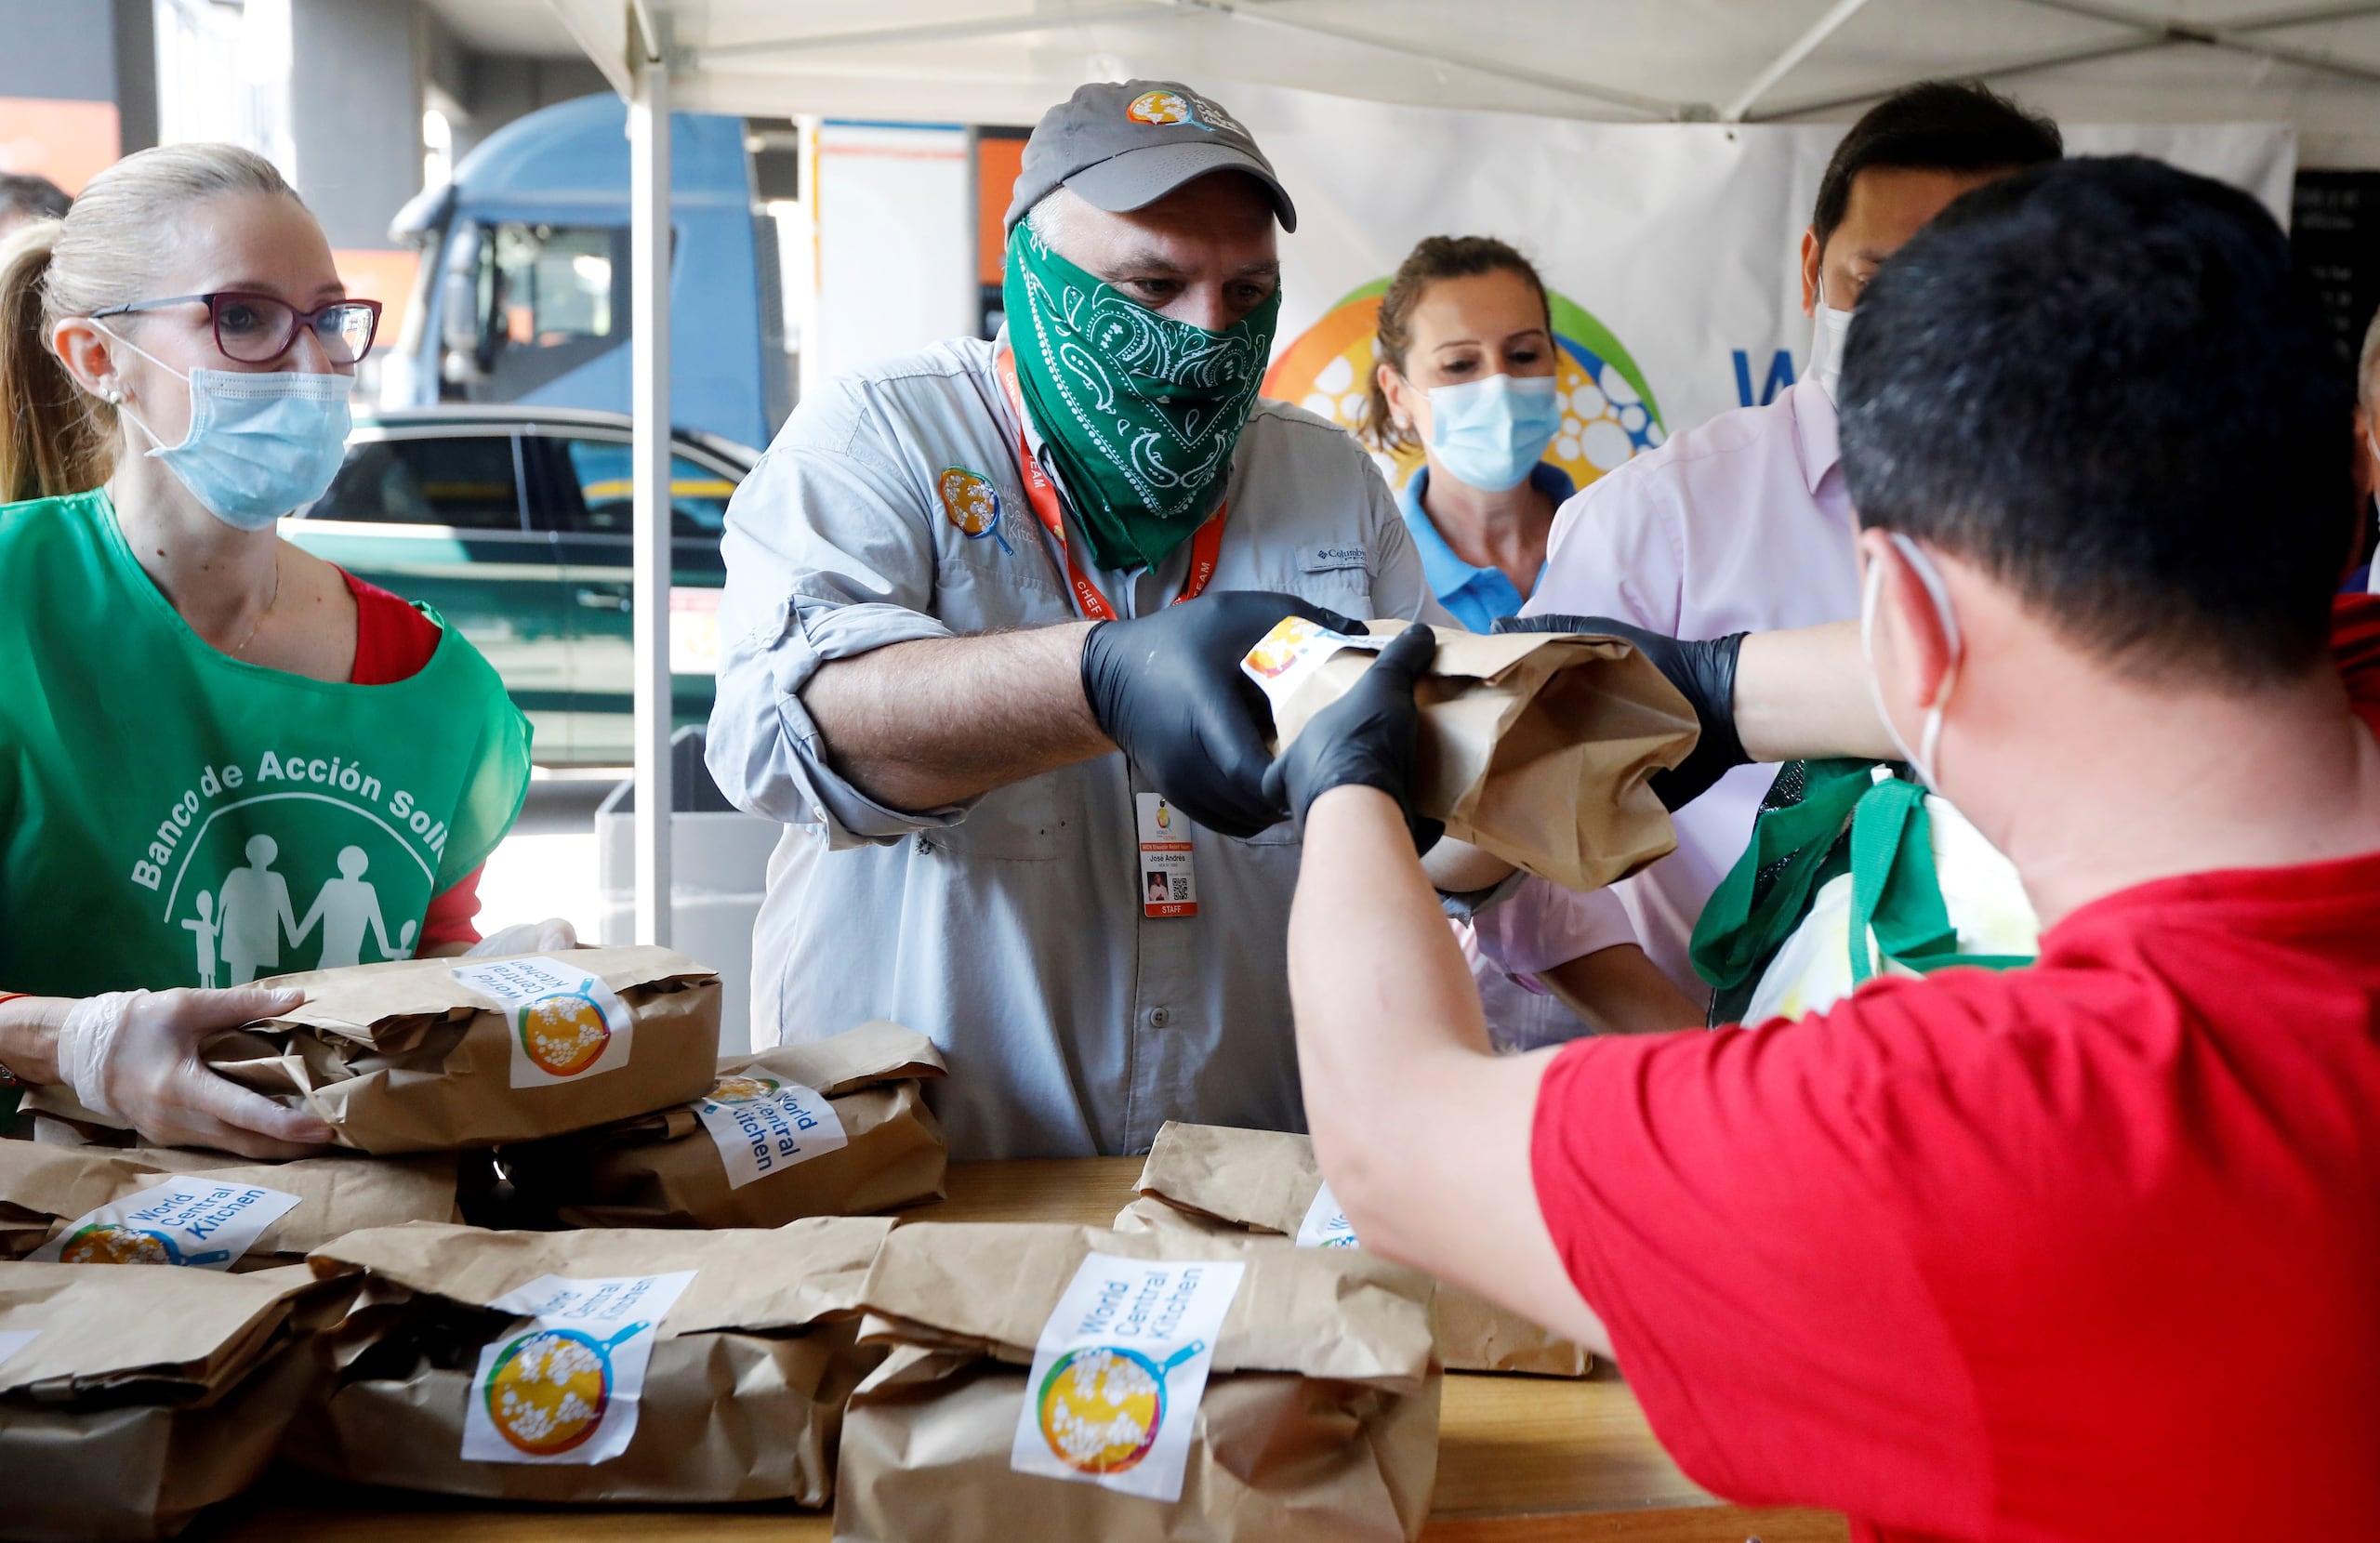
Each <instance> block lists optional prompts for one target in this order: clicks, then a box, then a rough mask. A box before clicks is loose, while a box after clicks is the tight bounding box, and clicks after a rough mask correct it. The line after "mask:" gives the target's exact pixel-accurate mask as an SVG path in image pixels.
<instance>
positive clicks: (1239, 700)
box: [1082, 589, 1364, 837]
mask: <svg viewBox="0 0 2380 1543" xmlns="http://www.w3.org/2000/svg"><path fill="white" fill-rule="evenodd" d="M1284 616H1303V617H1304V618H1305V619H1306V620H1308V621H1310V622H1318V623H1320V624H1321V625H1322V626H1327V627H1329V629H1330V630H1331V631H1333V632H1350V633H1360V632H1362V631H1363V629H1364V624H1363V623H1361V622H1358V621H1352V620H1350V619H1349V618H1347V617H1345V616H1342V615H1341V614H1339V613H1337V612H1335V611H1325V610H1324V609H1322V607H1320V606H1318V605H1315V604H1312V603H1310V602H1308V601H1306V600H1300V599H1298V597H1296V596H1295V595H1279V594H1274V593H1272V592H1271V591H1269V590H1263V589H1235V590H1226V591H1223V592H1222V593H1218V594H1211V595H1201V596H1200V597H1198V598H1197V600H1186V601H1184V602H1183V603H1182V604H1180V605H1170V606H1168V607H1166V608H1165V609H1164V610H1162V611H1159V612H1157V613H1155V614H1154V615H1148V616H1140V617H1136V618H1134V619H1133V620H1131V621H1129V622H1102V623H1100V624H1099V625H1098V626H1094V627H1092V628H1091V636H1090V637H1088V638H1086V639H1084V640H1083V645H1082V693H1083V695H1084V696H1085V697H1087V698H1089V699H1090V702H1091V716H1092V717H1093V718H1095V719H1098V720H1099V727H1100V729H1101V730H1102V732H1104V733H1105V734H1106V735H1107V737H1108V738H1109V739H1112V740H1114V741H1115V742H1116V743H1117V745H1119V746H1120V747H1122V749H1123V752H1124V754H1126V755H1127V756H1130V757H1131V758H1132V760H1133V761H1134V762H1135V763H1136V764H1137V765H1139V766H1140V767H1141V769H1142V770H1143V771H1144V772H1147V773H1148V774H1149V780H1150V781H1151V782H1153V783H1155V784H1156V785H1157V791H1158V792H1159V793H1162V794H1164V795H1165V797H1166V798H1167V799H1168V800H1169V801H1170V802H1171V803H1172V804H1173V805H1174V807H1175V808H1177V809H1179V810H1181V811H1182V812H1183V813H1184V814H1187V815H1188V816H1190V818H1191V819H1192V820H1193V821H1195V822H1197V824H1202V825H1204V826H1206V827H1207V828H1208V829H1209V830H1212V831H1220V832H1221V833H1223V835H1225V836H1237V837H1250V836H1253V835H1255V834H1256V833H1257V832H1258V831H1260V830H1263V829H1266V828H1268V827H1270V826H1273V825H1276V824H1280V823H1281V822H1282V821H1283V820H1285V819H1287V818H1288V817H1289V811H1288V810H1287V809H1286V808H1284V807H1283V806H1282V805H1281V804H1280V803H1279V802H1278V801H1277V800H1276V799H1273V798H1268V797H1266V795H1265V792H1264V768H1265V767H1266V765H1267V764H1269V763H1270V761H1271V760H1272V753H1271V751H1270V750H1269V749H1268V748H1267V746H1266V743H1265V742H1266V741H1267V739H1269V738H1270V737H1271V734H1272V730H1273V709H1272V707H1271V706H1270V705H1269V704H1267V703H1266V702H1265V700H1264V693H1263V692H1261V691H1259V690H1258V689H1257V687H1256V682H1255V681H1253V680H1250V679H1249V678H1248V675H1247V672H1246V671H1244V670H1242V669H1241V668H1240V667H1239V662H1240V661H1241V660H1242V659H1244V658H1246V657H1247V656H1248V651H1249V650H1250V649H1251V648H1254V647H1255V646H1256V645H1257V644H1258V643H1260V642H1262V641H1263V639H1264V634H1266V633H1268V632H1270V631H1272V630H1273V628H1274V627H1276V626H1279V625H1280V622H1281V618H1282V617H1284Z"/></svg>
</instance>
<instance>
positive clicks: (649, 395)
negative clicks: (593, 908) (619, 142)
mask: <svg viewBox="0 0 2380 1543" xmlns="http://www.w3.org/2000/svg"><path fill="white" fill-rule="evenodd" d="M635 17H636V21H637V23H638V24H637V26H636V28H635V31H636V33H637V36H636V37H635V38H633V39H632V40H631V47H630V50H629V62H630V63H631V64H632V65H633V66H634V69H635V73H636V90H635V94H634V95H633V96H632V97H630V98H629V99H628V269H629V276H630V279H629V282H630V290H631V298H630V302H629V303H630V320H629V337H628V371H629V384H628V411H629V415H630V419H631V430H630V432H631V436H632V438H631V442H630V449H629V455H630V459H631V461H632V462H633V467H634V470H633V481H632V493H633V497H634V500H635V502H634V508H633V520H632V524H633V528H634V531H635V543H634V546H635V554H634V563H635V566H634V569H633V571H632V578H631V584H630V587H629V595H630V605H631V607H632V612H631V614H632V616H633V625H634V631H633V634H632V638H633V647H634V653H635V657H636V833H635V834H636V941H637V942H639V943H660V944H665V945H666V944H667V943H668V942H669V827H670V820H669V814H670V809H671V806H672V804H673V802H674V799H673V798H672V797H671V792H672V790H671V788H670V786H669V728H670V718H671V711H670V708H671V702H670V695H671V693H670V681H669V565H670V564H669V558H670V552H669V537H670V530H669V515H670V509H669V66H668V61H667V60H666V59H664V58H663V57H662V46H661V40H660V39H659V38H657V37H655V35H653V33H652V31H651V16H650V12H649V10H648V9H647V7H646V6H645V5H644V4H643V3H642V0H639V3H638V4H637V6H636V7H635Z"/></svg>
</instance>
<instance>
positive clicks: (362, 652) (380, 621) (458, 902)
mask: <svg viewBox="0 0 2380 1543" xmlns="http://www.w3.org/2000/svg"><path fill="white" fill-rule="evenodd" d="M339 576H340V577H341V578H344V579H345V580H347V592H348V593H349V594H350V595H353V596H354V597H355V667H354V668H353V669H351V670H350V671H349V672H348V680H349V681H350V683H351V684H353V685H358V686H391V685H394V684H396V683H397V682H398V681H400V680H405V679H411V678H413V677H414V676H415V675H417V674H419V673H420V671H421V669H422V666H425V665H427V664H429V663H430V655H431V654H433V653H437V652H438V638H439V629H438V624H437V623H436V622H433V621H431V620H430V618H429V617H428V616H426V615H424V614H423V613H421V612H420V611H419V610H418V609H417V608H416V607H415V606H413V605H411V604H409V603H408V602H406V601H404V600H400V599H398V598H397V597H396V596H394V595H392V594H390V593H389V592H388V591H387V590H386V589H383V588H381V587H379V586H377V585H375V584H366V583H364V581H363V580H362V579H360V578H357V577H356V576H355V575H354V574H350V573H348V572H347V571H346V570H345V569H341V570H340V571H339ZM486 871H487V870H486V869H485V868H484V867H480V868H474V869H472V870H471V871H470V873H469V874H468V875H466V876H465V877H462V878H461V879H458V880H457V881H456V883H455V884H454V885H453V886H451V887H450V888H449V889H448V890H446V892H445V893H443V894H442V895H438V896H435V897H434V898H432V899H431V901H430V909H429V911H428V912H427V913H426V914H425V915H424V916H423V917H422V918H421V936H420V939H419V940H418V941H417V943H415V944H414V951H415V952H416V953H417V954H426V953H428V952H429V951H430V949H432V948H436V947H440V946H442V945H444V944H451V943H477V942H479V941H480V930H479V928H478V927H476V926H475V925H473V923H472V918H473V917H477V916H478V915H479V914H480V892H479V891H480V875H481V874H483V873H485V872H486Z"/></svg>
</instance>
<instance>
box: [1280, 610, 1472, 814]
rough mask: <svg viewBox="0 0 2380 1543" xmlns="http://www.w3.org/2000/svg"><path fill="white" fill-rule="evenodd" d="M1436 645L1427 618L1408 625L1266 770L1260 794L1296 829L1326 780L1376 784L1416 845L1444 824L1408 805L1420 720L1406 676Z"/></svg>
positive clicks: (1411, 676)
mask: <svg viewBox="0 0 2380 1543" xmlns="http://www.w3.org/2000/svg"><path fill="white" fill-rule="evenodd" d="M1437 652H1438V640H1437V636H1436V634H1435V633H1434V632H1432V631H1431V630H1430V629H1429V628H1428V627H1426V626H1408V627H1407V628H1406V629H1405V630H1404V631H1402V632H1400V633H1398V634H1397V635H1396V636H1395V638H1393V639H1391V640H1389V643H1388V646H1387V647H1385V648H1383V649H1382V650H1381V651H1380V653H1379V654H1378V656H1377V657H1375V658H1374V659H1373V660H1372V663H1371V666H1370V667H1369V668H1368V669H1366V670H1365V671H1364V673H1363V676H1362V678H1361V679H1358V680H1357V681H1356V682H1355V685H1354V686H1353V687H1352V688H1351V689H1349V691H1348V692H1347V693H1346V694H1345V695H1343V696H1342V697H1340V698H1339V700H1338V701H1336V702H1333V703H1332V704H1330V706H1328V707H1325V708H1323V709H1322V711H1320V712H1318V713H1316V714H1315V716H1314V719H1313V720H1312V721H1311V722H1309V723H1308V724H1307V725H1306V726H1305V729H1304V732H1302V733H1300V734H1299V735H1298V737H1297V738H1296V739H1294V740H1292V741H1291V742H1290V743H1289V748H1287V749H1285V750H1283V751H1282V752H1281V754H1280V758H1278V759H1276V761H1274V762H1273V764H1272V765H1271V766H1270V767H1269V768H1267V769H1266V770H1265V772H1264V794H1265V797H1266V798H1269V799H1271V800H1272V801H1274V802H1276V803H1277V804H1280V805H1281V806H1282V807H1283V808H1285V809H1287V810H1289V812H1290V813H1291V814H1292V815H1293V816H1295V817H1296V819H1297V822H1298V824H1299V826H1300V828H1301V829H1302V828H1303V826H1304V824H1305V811H1306V810H1307V808H1308V807H1309V806H1311V805H1312V804H1313V802H1314V800H1315V799H1316V798H1320V797H1322V796H1323V795H1324V794H1325V793H1328V792H1329V791H1330V790H1331V789H1332V788H1334V787H1348V786H1358V787H1376V788H1378V789H1380V790H1381V791H1382V793H1385V794H1387V795H1388V796H1389V797H1390V798H1394V799H1395V800H1396V807H1397V808H1398V809H1400V810H1402V811H1404V813H1405V824H1406V828H1407V829H1408V830H1410V831H1411V832H1412V833H1413V850H1414V851H1416V852H1417V853H1419V852H1426V851H1429V850H1430V849H1431V848H1432V847H1434V846H1435V845H1436V844H1437V840H1438V837H1441V836H1443V835H1445V834H1446V826H1445V825H1444V824H1441V823H1439V822H1438V821H1436V820H1424V819H1421V818H1420V817H1418V816H1417V815H1416V814H1415V813H1414V812H1413V785H1414V776H1415V770H1414V763H1415V757H1414V745H1415V742H1416V739H1417V737H1418V736H1419V734H1420V732H1421V711H1420V709H1419V708H1418V707H1416V706H1414V702H1413V682H1414V681H1416V680H1418V679H1421V676H1422V675H1423V674H1424V673H1425V672H1426V671H1427V670H1428V669H1429V667H1430V660H1431V659H1432V658H1433V657H1434V656H1435V654H1436V653H1437Z"/></svg>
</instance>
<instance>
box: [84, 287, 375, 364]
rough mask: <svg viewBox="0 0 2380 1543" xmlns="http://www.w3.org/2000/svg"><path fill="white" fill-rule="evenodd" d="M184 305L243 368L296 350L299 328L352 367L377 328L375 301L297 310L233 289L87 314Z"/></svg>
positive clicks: (332, 359)
mask: <svg viewBox="0 0 2380 1543" xmlns="http://www.w3.org/2000/svg"><path fill="white" fill-rule="evenodd" d="M188 305H204V306H205V307H206V310H207V314H208V316H209V318H210V319H211V320H212V321H213V323H214V324H215V346H216V347H217V348H218V349H222V350H223V356H224V357H225V358H226V359H234V360H237V361H239V362H240V363H243V364H271V363H275V362H276V361H278V360H279V359H280V358H281V357H282V355H284V354H285V353H287V352H288V351H289V350H290V349H293V348H295V347H297V344H298V329H299V328H301V327H305V328H310V329H311V330H312V332H313V334H314V338H315V340H316V341H317V342H319V343H321V344H322V346H323V353H324V357H326V358H327V359H329V360H330V362H331V363H334V364H352V363H355V362H356V361H357V360H359V359H361V358H363V357H364V354H366V353H367V352H369V351H371V348H372V338H373V336H374V335H375V334H377V332H378V331H379V330H380V302H379V301H377V300H333V301H332V302H331V303H330V304H328V305H326V306H322V307H319V308H317V309H316V310H298V308H297V307H296V306H293V305H291V304H290V303H289V302H288V301H286V300H283V299H278V298H276V297H273V296H271V295H251V294H247V293H245V292H243V291H240V290H236V289H224V290H218V291H217V292H216V293H214V294H212V295H176V296H173V297H169V298H167V299H163V300H139V301H136V302H135V303H133V304H131V305H124V306H110V307H108V308H107V309H106V310H95V311H93V312H91V316H92V319H93V320H95V321H96V320H97V319H98V318H99V317H102V316H128V315H131V314H134V313H135V312H138V311H143V310H163V309H164V308H165V307H166V306H188Z"/></svg>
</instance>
